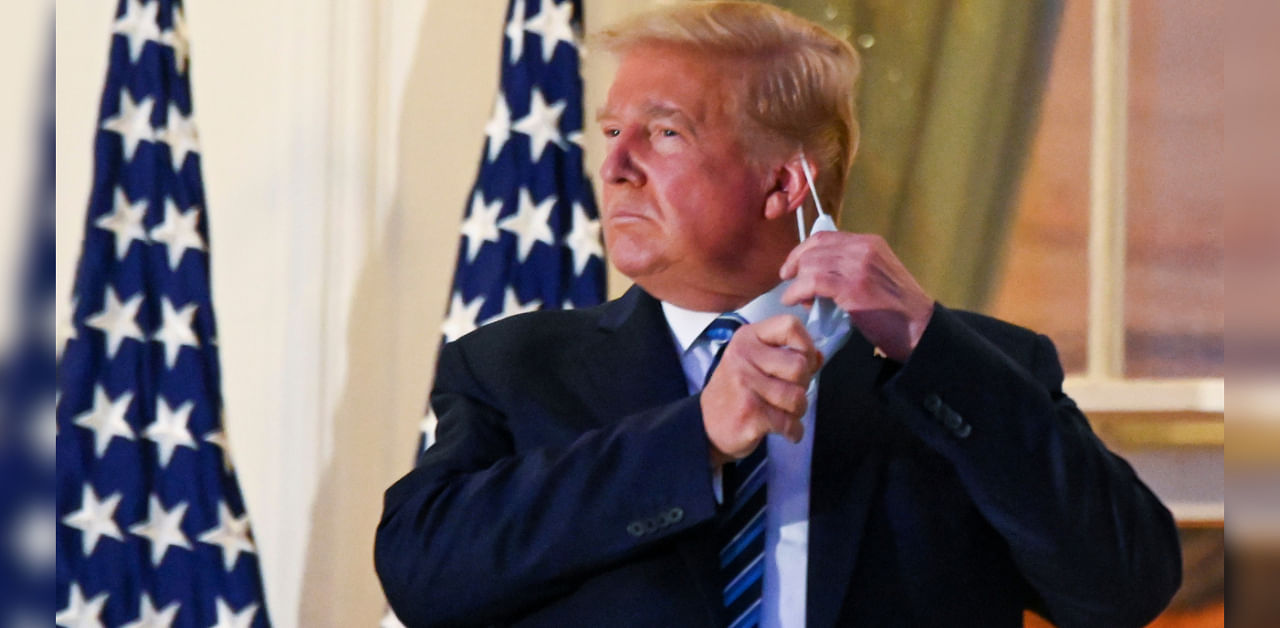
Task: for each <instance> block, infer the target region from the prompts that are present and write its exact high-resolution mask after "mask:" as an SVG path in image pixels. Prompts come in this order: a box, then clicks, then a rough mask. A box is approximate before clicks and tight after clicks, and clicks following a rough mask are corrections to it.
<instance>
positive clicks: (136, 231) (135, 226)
mask: <svg viewBox="0 0 1280 628" xmlns="http://www.w3.org/2000/svg"><path fill="white" fill-rule="evenodd" d="M146 215H147V199H145V198H143V199H139V200H137V201H134V202H132V203H131V202H129V196H128V195H127V194H125V192H124V188H120V187H117V188H116V198H115V204H114V205H112V211H111V213H110V214H103V215H101V216H99V217H98V219H97V220H95V221H93V226H95V227H97V228H99V229H105V230H107V231H110V232H112V233H114V234H115V236H116V242H115V244H116V259H124V258H125V256H126V255H128V254H129V245H131V244H133V241H134V240H137V241H139V242H142V243H143V244H146V243H147V230H146V229H145V228H143V226H142V220H143V218H145V217H146Z"/></svg>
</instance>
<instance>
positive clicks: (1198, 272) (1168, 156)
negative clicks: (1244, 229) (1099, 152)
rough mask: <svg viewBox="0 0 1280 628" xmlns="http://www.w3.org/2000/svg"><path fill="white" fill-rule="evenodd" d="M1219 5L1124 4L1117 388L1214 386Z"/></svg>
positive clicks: (1218, 291)
mask: <svg viewBox="0 0 1280 628" xmlns="http://www.w3.org/2000/svg"><path fill="white" fill-rule="evenodd" d="M1222 6H1223V5H1222V3H1221V2H1217V1H1216V0H1183V1H1180V2H1162V1H1160V0H1134V2H1133V3H1132V4H1131V14H1130V25H1131V32H1130V42H1129V43H1130V61H1129V149H1128V162H1127V168H1128V183H1127V185H1128V189H1127V204H1128V214H1127V216H1126V221H1127V223H1126V237H1127V252H1126V264H1125V265H1126V268H1125V374H1126V376H1129V377H1190V376H1220V375H1222V371H1223V353H1224V352H1223V337H1222V335H1223V312H1222V296H1223V290H1222V263H1223V245H1222V206H1223V179H1222V165H1223V154H1222V132H1223V131H1222V123H1223V122H1222V106H1223V105H1222V89H1223V48H1222V46H1223V43H1222V35H1223V31H1222Z"/></svg>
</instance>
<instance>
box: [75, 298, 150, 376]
mask: <svg viewBox="0 0 1280 628" xmlns="http://www.w3.org/2000/svg"><path fill="white" fill-rule="evenodd" d="M105 297H106V298H104V299H103V304H102V311H101V312H98V313H96V314H94V315H92V316H90V317H89V318H87V319H85V324H86V325H88V326H90V327H93V328H94V329H98V330H101V331H102V333H104V334H106V336H107V359H108V360H109V359H111V358H113V357H115V354H116V352H117V351H119V350H120V343H122V342H124V339H125V338H132V339H134V340H137V341H139V342H142V340H143V336H142V328H141V327H138V321H137V320H135V319H136V318H137V316H138V308H139V307H141V306H142V294H141V293H138V294H135V295H133V298H131V299H129V300H128V301H126V302H124V303H121V302H120V299H119V298H118V297H117V296H116V291H115V289H114V288H112V287H111V286H107V291H106V295H105Z"/></svg>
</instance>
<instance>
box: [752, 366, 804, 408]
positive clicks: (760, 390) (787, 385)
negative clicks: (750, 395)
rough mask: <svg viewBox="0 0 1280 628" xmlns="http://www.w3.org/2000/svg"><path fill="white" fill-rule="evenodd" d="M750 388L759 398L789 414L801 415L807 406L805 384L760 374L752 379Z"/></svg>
mask: <svg viewBox="0 0 1280 628" xmlns="http://www.w3.org/2000/svg"><path fill="white" fill-rule="evenodd" d="M751 389H752V391H754V392H755V394H756V396H757V397H759V398H760V400H762V401H764V402H765V403H766V404H768V405H770V406H773V407H774V408H776V409H778V410H781V411H783V412H785V413H787V414H790V415H795V416H799V415H802V414H804V411H805V410H806V409H808V407H809V399H808V398H807V397H806V396H805V392H806V391H807V390H808V386H805V385H801V384H795V383H792V382H784V381H782V380H780V379H777V378H773V377H763V376H761V377H759V378H754V379H753V381H752V382H751Z"/></svg>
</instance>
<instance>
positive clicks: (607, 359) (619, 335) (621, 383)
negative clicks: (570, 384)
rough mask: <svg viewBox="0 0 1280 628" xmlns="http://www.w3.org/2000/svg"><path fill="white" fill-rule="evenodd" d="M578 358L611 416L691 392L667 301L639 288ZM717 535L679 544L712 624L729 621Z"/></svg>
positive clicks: (706, 533)
mask: <svg viewBox="0 0 1280 628" xmlns="http://www.w3.org/2000/svg"><path fill="white" fill-rule="evenodd" d="M579 360H580V361H581V363H582V364H583V366H584V369H585V370H586V372H587V373H588V374H589V379H590V381H591V384H592V386H593V391H595V393H594V394H593V395H591V397H592V399H591V401H590V402H589V403H590V404H591V407H592V409H593V411H594V412H595V414H596V416H598V417H602V418H603V419H604V420H606V421H608V420H614V419H618V418H622V417H625V416H628V415H630V414H634V413H636V412H640V411H643V410H647V409H649V408H653V407H654V406H658V405H662V404H667V403H672V402H675V401H678V400H680V399H683V398H685V397H688V396H689V389H688V386H687V385H686V384H685V379H684V370H683V368H681V366H680V357H679V354H678V353H677V352H676V348H675V344H674V341H673V340H672V338H671V329H670V327H669V326H668V325H667V319H666V317H665V316H664V315H663V314H662V305H661V303H660V302H659V301H658V300H657V299H655V298H653V297H652V296H650V295H649V294H648V293H646V292H644V291H643V290H641V289H640V288H639V287H635V286H633V287H632V288H631V289H630V290H628V291H627V293H626V294H625V295H623V296H622V298H620V299H618V300H617V301H614V302H612V303H611V304H609V306H607V309H606V311H605V312H604V313H603V314H602V315H601V317H600V324H599V328H598V329H597V334H596V335H595V336H594V337H593V338H592V339H591V341H589V342H585V343H583V345H582V350H581V353H580V355H579ZM713 537H714V534H713V533H712V531H711V530H710V528H708V529H706V530H692V531H690V534H689V535H687V536H686V537H685V538H684V539H682V540H681V542H680V543H679V544H678V545H677V547H678V548H679V551H680V555H681V557H682V558H683V559H684V561H685V564H686V566H687V567H688V568H689V570H690V571H691V572H692V574H693V578H692V580H693V581H694V582H695V583H696V586H697V589H698V594H699V596H700V597H701V598H702V599H703V602H704V604H705V605H706V610H707V616H706V620H707V625H709V626H719V625H723V622H724V620H723V619H722V618H721V615H722V609H721V604H720V591H719V586H718V583H717V578H718V576H717V572H716V568H715V565H716V556H717V549H716V546H715V541H714V540H713Z"/></svg>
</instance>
